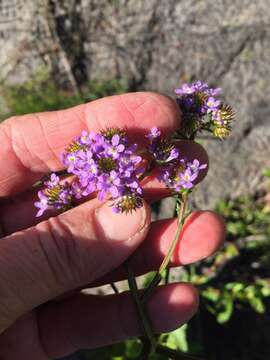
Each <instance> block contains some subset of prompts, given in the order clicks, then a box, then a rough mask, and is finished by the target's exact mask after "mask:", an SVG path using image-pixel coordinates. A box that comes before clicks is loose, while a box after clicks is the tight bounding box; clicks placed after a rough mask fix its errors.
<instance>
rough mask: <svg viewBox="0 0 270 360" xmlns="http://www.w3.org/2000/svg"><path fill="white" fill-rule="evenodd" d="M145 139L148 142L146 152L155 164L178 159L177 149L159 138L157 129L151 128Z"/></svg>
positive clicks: (167, 141)
mask: <svg viewBox="0 0 270 360" xmlns="http://www.w3.org/2000/svg"><path fill="white" fill-rule="evenodd" d="M146 137H147V138H148V139H149V141H150V144H149V146H148V151H149V152H150V154H151V155H152V156H153V158H154V159H155V161H156V162H157V163H160V164H165V163H168V162H170V161H172V160H174V159H177V158H178V157H179V151H178V149H176V148H175V146H174V145H173V144H172V143H171V142H170V141H169V140H168V139H164V138H161V132H160V130H158V128H157V127H155V126H154V127H152V129H151V130H150V132H149V134H147V135H146Z"/></svg>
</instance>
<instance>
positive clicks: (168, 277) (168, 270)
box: [164, 268, 170, 285]
mask: <svg viewBox="0 0 270 360" xmlns="http://www.w3.org/2000/svg"><path fill="white" fill-rule="evenodd" d="M169 281H170V269H169V268H167V269H166V272H165V281H164V283H165V285H167V284H169Z"/></svg>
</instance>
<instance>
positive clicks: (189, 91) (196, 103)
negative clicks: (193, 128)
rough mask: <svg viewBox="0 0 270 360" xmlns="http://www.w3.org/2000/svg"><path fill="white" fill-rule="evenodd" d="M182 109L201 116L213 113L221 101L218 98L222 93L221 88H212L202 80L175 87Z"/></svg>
mask: <svg viewBox="0 0 270 360" xmlns="http://www.w3.org/2000/svg"><path fill="white" fill-rule="evenodd" d="M175 93H176V95H177V98H178V101H179V104H180V106H181V109H183V110H184V111H185V112H188V113H189V114H190V113H192V114H196V115H199V116H202V115H205V114H207V113H211V112H212V111H215V110H217V109H218V108H219V107H220V105H221V101H220V100H217V99H216V96H218V95H220V93H221V89H220V88H210V87H209V86H208V85H207V84H206V83H202V82H201V81H196V82H193V83H192V84H190V85H189V84H183V85H182V86H181V87H180V88H177V89H175Z"/></svg>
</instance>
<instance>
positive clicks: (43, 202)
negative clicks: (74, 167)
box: [35, 174, 72, 217]
mask: <svg viewBox="0 0 270 360" xmlns="http://www.w3.org/2000/svg"><path fill="white" fill-rule="evenodd" d="M44 185H45V189H44V190H40V191H39V192H38V197H39V201H36V202H35V206H36V207H37V208H38V209H39V210H38V212H37V217H38V216H41V215H43V213H44V211H46V210H49V209H63V210H66V209H68V208H70V207H71V205H72V191H71V188H70V186H69V184H68V183H63V184H61V183H60V178H59V177H58V176H57V175H56V174H51V176H50V179H49V180H48V181H45V182H44Z"/></svg>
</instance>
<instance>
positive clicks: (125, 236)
mask: <svg viewBox="0 0 270 360" xmlns="http://www.w3.org/2000/svg"><path fill="white" fill-rule="evenodd" d="M95 216H96V221H97V225H98V231H99V232H100V233H101V234H100V235H101V236H103V237H104V238H105V239H106V240H109V241H116V242H121V241H127V240H130V239H132V238H133V237H134V236H135V235H136V234H137V233H138V232H140V231H141V230H142V229H143V228H144V226H145V225H146V211H145V206H143V207H141V208H139V209H137V210H136V211H133V212H132V213H131V214H130V213H128V214H125V213H119V214H116V213H114V212H113V211H112V208H111V207H110V206H109V205H108V204H107V203H105V204H103V205H102V206H101V207H99V208H98V209H97V210H96V212H95Z"/></svg>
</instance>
